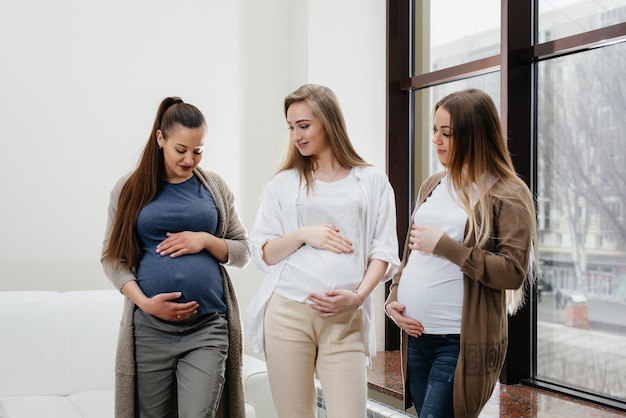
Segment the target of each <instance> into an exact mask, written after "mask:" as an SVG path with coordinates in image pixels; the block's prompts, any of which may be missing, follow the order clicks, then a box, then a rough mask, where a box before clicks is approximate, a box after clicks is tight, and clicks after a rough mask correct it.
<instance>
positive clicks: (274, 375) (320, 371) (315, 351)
mask: <svg viewBox="0 0 626 418" xmlns="http://www.w3.org/2000/svg"><path fill="white" fill-rule="evenodd" d="M264 329H265V357H266V360H267V369H268V374H269V381H270V388H271V391H272V398H273V399H274V404H275V405H276V409H277V411H278V415H279V417H281V418H294V417H298V418H315V417H316V416H317V414H316V410H317V402H316V392H315V383H314V373H317V378H318V379H319V380H320V383H321V385H322V391H323V393H324V403H325V405H326V413H327V417H328V418H363V417H365V416H367V411H366V403H367V370H366V360H365V335H364V332H363V319H362V312H361V310H356V311H350V312H346V313H343V314H341V315H337V316H335V317H331V318H320V317H318V316H317V311H316V310H314V309H312V308H311V307H310V306H309V305H308V304H306V303H300V302H295V301H293V300H290V299H287V298H285V297H283V296H280V295H278V294H274V295H273V296H272V297H271V299H270V301H269V302H268V304H267V307H266V309H265V324H264Z"/></svg>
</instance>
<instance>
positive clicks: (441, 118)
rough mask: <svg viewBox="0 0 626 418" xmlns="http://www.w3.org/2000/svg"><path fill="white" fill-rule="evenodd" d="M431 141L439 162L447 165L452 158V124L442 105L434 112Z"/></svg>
mask: <svg viewBox="0 0 626 418" xmlns="http://www.w3.org/2000/svg"><path fill="white" fill-rule="evenodd" d="M432 143H433V145H434V146H435V151H436V153H437V158H438V159H439V162H440V163H441V164H442V165H443V166H444V167H445V166H447V165H448V164H449V163H450V159H451V158H452V156H451V153H452V124H451V122H450V113H448V111H447V110H446V109H444V108H443V107H440V108H439V109H437V111H436V112H435V121H434V125H433V139H432Z"/></svg>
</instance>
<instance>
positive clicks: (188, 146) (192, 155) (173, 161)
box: [157, 125, 206, 183]
mask: <svg viewBox="0 0 626 418" xmlns="http://www.w3.org/2000/svg"><path fill="white" fill-rule="evenodd" d="M205 133H206V128H205V127H203V126H201V127H199V128H185V127H184V126H182V125H175V126H174V128H173V129H171V130H169V131H168V135H167V139H165V138H164V137H163V132H161V131H160V130H158V131H157V142H158V144H159V146H160V147H162V148H163V160H164V163H165V178H163V180H164V181H166V182H168V183H182V182H183V181H185V180H188V179H190V178H191V176H193V169H194V168H195V167H196V166H197V165H198V164H200V161H202V151H203V150H204V135H205Z"/></svg>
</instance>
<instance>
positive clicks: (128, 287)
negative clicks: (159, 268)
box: [120, 280, 149, 310]
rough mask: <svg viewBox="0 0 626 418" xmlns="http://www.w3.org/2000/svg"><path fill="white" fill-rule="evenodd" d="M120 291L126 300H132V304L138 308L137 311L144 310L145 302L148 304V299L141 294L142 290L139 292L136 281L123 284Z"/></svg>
mask: <svg viewBox="0 0 626 418" xmlns="http://www.w3.org/2000/svg"><path fill="white" fill-rule="evenodd" d="M120 291H121V292H122V294H123V295H124V296H126V297H127V298H128V299H130V300H132V301H133V303H134V304H135V305H137V306H138V307H139V309H141V310H144V307H145V305H146V302H148V300H149V298H148V297H147V296H146V295H145V293H143V290H141V288H140V287H139V284H137V281H136V280H130V281H128V282H126V283H124V285H123V286H122V288H121V289H120Z"/></svg>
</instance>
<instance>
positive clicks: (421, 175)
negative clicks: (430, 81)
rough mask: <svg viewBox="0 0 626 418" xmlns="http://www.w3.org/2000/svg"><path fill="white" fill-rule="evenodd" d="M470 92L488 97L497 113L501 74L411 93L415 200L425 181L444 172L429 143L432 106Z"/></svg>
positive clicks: (486, 75) (496, 73)
mask: <svg viewBox="0 0 626 418" xmlns="http://www.w3.org/2000/svg"><path fill="white" fill-rule="evenodd" d="M469 88H476V89H480V90H483V91H485V92H486V93H487V94H489V95H490V96H491V98H492V99H493V101H494V102H495V104H496V107H497V108H498V110H499V109H500V72H493V73H489V74H485V75H481V76H477V77H472V78H467V79H464V80H459V81H455V82H451V83H446V84H441V85H438V86H434V87H430V88H427V89H422V90H416V91H414V92H413V94H414V100H415V109H416V110H415V135H414V147H413V149H414V150H415V160H414V161H415V163H416V167H415V168H416V169H415V187H414V193H415V196H417V191H418V190H419V187H420V185H421V184H422V181H424V180H425V179H426V177H428V176H429V175H430V174H434V173H436V172H437V171H441V170H442V169H443V167H442V166H441V164H440V163H439V160H438V159H437V155H436V154H435V150H434V147H433V144H432V142H431V137H432V128H433V116H434V115H433V107H434V106H435V103H437V102H438V101H439V100H441V99H442V98H443V97H445V96H446V95H448V94H450V93H452V92H455V91H459V90H465V89H469ZM412 203H415V202H412Z"/></svg>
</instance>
